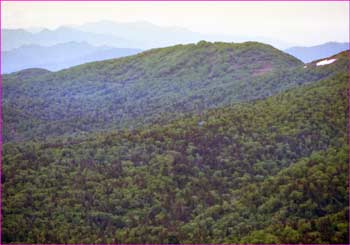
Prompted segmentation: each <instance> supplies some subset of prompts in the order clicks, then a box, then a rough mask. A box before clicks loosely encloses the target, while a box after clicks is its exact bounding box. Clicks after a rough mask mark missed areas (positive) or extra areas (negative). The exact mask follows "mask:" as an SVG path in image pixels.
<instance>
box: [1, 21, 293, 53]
mask: <svg viewBox="0 0 350 245" xmlns="http://www.w3.org/2000/svg"><path fill="white" fill-rule="evenodd" d="M2 38H3V39H2V42H3V46H2V50H3V51H8V50H11V49H14V48H19V47H21V46H23V45H28V44H36V45H41V46H52V45H55V44H59V43H66V42H72V41H74V42H87V43H89V44H91V45H95V46H101V45H107V46H111V47H118V48H121V47H122V48H140V49H144V50H145V49H151V48H159V47H166V46H171V45H176V44H187V43H194V42H198V41H200V40H207V41H224V42H244V41H259V42H263V43H268V44H271V45H273V46H275V47H277V48H287V47H290V46H291V45H292V44H290V43H286V42H284V41H281V40H275V39H270V38H266V37H254V36H234V35H220V34H203V33H198V32H193V31H191V30H188V29H186V28H180V27H162V26H157V25H154V24H152V23H149V22H145V21H139V22H131V23H118V22H112V21H99V22H94V23H87V24H83V25H79V26H62V27H59V28H57V29H54V30H49V29H41V28H30V29H28V30H24V29H4V30H2Z"/></svg>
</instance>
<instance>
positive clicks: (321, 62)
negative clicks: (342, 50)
mask: <svg viewBox="0 0 350 245" xmlns="http://www.w3.org/2000/svg"><path fill="white" fill-rule="evenodd" d="M336 60H337V59H329V60H321V61H319V62H317V63H316V66H324V65H329V64H332V63H333V62H334V61H336Z"/></svg>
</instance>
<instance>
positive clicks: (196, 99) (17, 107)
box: [3, 41, 347, 142]
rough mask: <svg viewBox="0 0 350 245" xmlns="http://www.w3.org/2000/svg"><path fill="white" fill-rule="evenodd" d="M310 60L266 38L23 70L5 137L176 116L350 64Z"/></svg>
mask: <svg viewBox="0 0 350 245" xmlns="http://www.w3.org/2000/svg"><path fill="white" fill-rule="evenodd" d="M303 65H304V64H303V63H302V62H300V61H299V60H297V59H295V58H294V57H292V56H290V55H287V54H285V53H283V52H281V51H279V50H277V49H274V48H273V47H271V46H268V45H264V44H260V43H254V42H247V43H242V44H233V43H208V42H204V41H203V42H199V43H198V44H190V45H177V46H174V47H168V48H161V49H154V50H150V51H146V52H144V53H141V54H138V55H135V56H130V57H125V58H121V59H114V60H107V61H103V62H94V63H89V64H84V65H80V66H77V67H73V68H70V69H66V70H62V71H59V72H54V73H52V72H48V71H45V70H39V69H29V70H24V71H21V72H17V73H14V74H11V75H4V76H3V106H4V112H3V118H4V126H5V127H4V137H3V139H4V141H5V142H10V141H22V140H27V139H44V138H46V137H47V136H61V135H77V134H81V133H82V132H97V131H108V130H110V129H121V128H125V127H128V128H130V129H132V128H139V127H141V126H144V125H148V124H152V123H157V122H159V121H160V120H162V121H170V120H172V119H174V118H177V117H181V116H182V115H183V114H184V113H185V114H186V113H193V112H195V113H201V112H202V111H203V110H206V109H208V108H215V107H221V106H225V105H229V104H231V103H235V102H241V101H249V100H252V99H259V98H264V97H266V96H270V95H273V94H276V93H278V92H280V91H282V90H286V89H288V88H291V87H294V86H298V85H301V84H304V83H309V82H313V81H318V80H320V79H324V78H327V77H330V76H332V75H334V74H335V73H336V72H338V71H339V70H345V69H346V68H347V57H346V55H345V53H344V54H341V55H339V57H338V60H337V61H336V62H334V63H333V64H330V65H327V66H325V67H316V66H315V65H314V64H313V65H312V64H310V65H308V67H307V68H303ZM22 118H25V119H26V120H22Z"/></svg>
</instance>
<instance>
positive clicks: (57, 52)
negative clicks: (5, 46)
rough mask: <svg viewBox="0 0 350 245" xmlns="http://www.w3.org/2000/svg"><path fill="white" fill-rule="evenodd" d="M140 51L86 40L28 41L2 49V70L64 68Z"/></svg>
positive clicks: (55, 69) (8, 71) (4, 71)
mask: <svg viewBox="0 0 350 245" xmlns="http://www.w3.org/2000/svg"><path fill="white" fill-rule="evenodd" d="M139 52H141V50H138V49H127V48H112V47H107V46H99V47H95V46H92V45H90V44H88V43H86V42H82V43H77V42H69V43H61V44H57V45H54V46H49V47H46V46H39V45H26V46H21V47H20V48H17V49H14V50H11V51H5V52H3V54H2V55H3V56H2V57H3V58H2V72H3V73H10V72H15V71H19V70H23V69H27V68H33V67H37V68H44V69H48V70H51V71H57V70H61V69H63V68H68V67H71V66H74V65H79V64H83V63H87V62H92V61H99V60H104V59H112V58H119V57H123V56H128V55H133V54H136V53H139Z"/></svg>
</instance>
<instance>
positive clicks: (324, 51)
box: [284, 42, 349, 63]
mask: <svg viewBox="0 0 350 245" xmlns="http://www.w3.org/2000/svg"><path fill="white" fill-rule="evenodd" d="M347 49H349V43H338V42H329V43H324V44H321V45H317V46H311V47H291V48H288V49H286V50H284V52H286V53H288V54H290V55H293V56H294V57H296V58H298V59H299V60H301V61H303V62H305V63H308V62H311V61H313V60H318V59H322V58H326V57H328V56H332V55H335V54H337V53H340V52H342V51H344V50H347Z"/></svg>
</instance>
